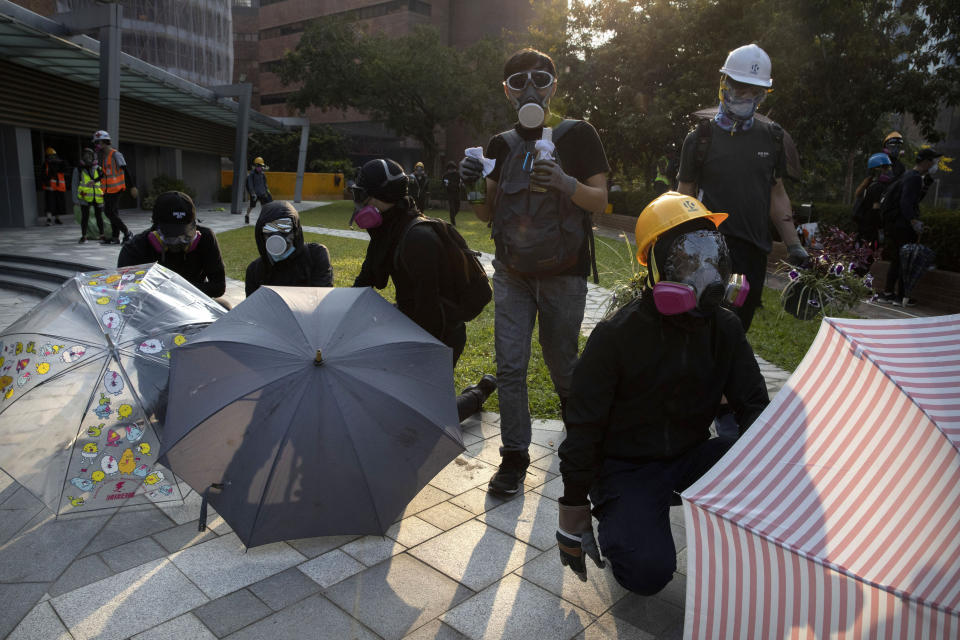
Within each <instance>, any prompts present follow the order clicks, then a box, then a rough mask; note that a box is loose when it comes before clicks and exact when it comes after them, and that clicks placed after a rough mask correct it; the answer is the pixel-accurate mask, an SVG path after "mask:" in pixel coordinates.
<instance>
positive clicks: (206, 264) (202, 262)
mask: <svg viewBox="0 0 960 640" xmlns="http://www.w3.org/2000/svg"><path fill="white" fill-rule="evenodd" d="M153 231H154V227H150V228H149V229H147V230H146V231H141V232H140V233H138V234H137V235H135V236H133V237H132V238H130V240H129V241H128V242H124V243H123V246H122V247H120V256H119V257H118V258H117V266H118V267H129V266H133V265H136V264H147V263H150V262H158V263H160V264H161V265H163V266H165V267H166V268H167V269H170V270H171V271H174V272H176V273H178V274H180V275H181V276H182V277H183V278H184V279H185V280H186V281H187V282H189V283H190V284H192V285H193V286H195V287H196V288H197V289H200V291H203V292H204V293H205V294H207V295H208V296H210V297H211V298H217V297H219V296H222V295H223V292H224V291H226V290H227V276H226V273H225V271H224V267H223V257H222V256H221V255H220V245H219V244H218V243H217V236H216V234H214V233H213V231H212V230H211V229H210V228H209V227H199V226H198V227H197V231H198V232H199V233H200V241H199V242H198V243H197V246H196V248H194V249H193V251H189V252H187V253H175V252H171V251H166V252H164V253H162V254H161V253H160V252H158V251H157V250H156V249H154V248H153V245H151V244H150V240H148V238H147V236H148V235H149V234H151V233H153Z"/></svg>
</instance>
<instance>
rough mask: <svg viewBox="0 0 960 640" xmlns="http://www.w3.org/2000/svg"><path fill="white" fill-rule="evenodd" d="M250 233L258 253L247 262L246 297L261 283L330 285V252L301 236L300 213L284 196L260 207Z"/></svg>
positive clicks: (292, 285) (331, 275) (331, 271)
mask: <svg viewBox="0 0 960 640" xmlns="http://www.w3.org/2000/svg"><path fill="white" fill-rule="evenodd" d="M253 235H254V237H255V238H256V240H257V251H259V252H260V257H259V258H257V259H256V260H254V261H253V262H251V263H250V264H249V265H247V273H246V278H245V283H246V293H247V297H250V296H251V295H252V294H253V292H254V291H256V290H257V289H259V288H260V286H261V285H265V284H266V285H278V286H283V287H332V286H333V267H331V266H330V252H329V251H327V248H326V247H325V246H324V245H322V244H317V243H316V242H311V243H310V244H307V243H305V242H304V240H303V227H301V226H300V214H298V213H297V210H296V209H295V208H294V207H293V205H292V204H290V203H289V202H287V201H285V200H274V201H273V202H269V203H267V204H265V205H263V206H262V207H261V208H260V217H259V218H258V219H257V224H256V227H254V231H253Z"/></svg>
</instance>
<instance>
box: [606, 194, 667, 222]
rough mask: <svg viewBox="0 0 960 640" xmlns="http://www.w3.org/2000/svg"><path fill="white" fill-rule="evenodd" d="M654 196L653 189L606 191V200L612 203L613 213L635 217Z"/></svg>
mask: <svg viewBox="0 0 960 640" xmlns="http://www.w3.org/2000/svg"><path fill="white" fill-rule="evenodd" d="M656 197H657V196H656V194H655V193H654V192H653V189H633V190H630V191H610V192H608V193H607V202H609V203H610V204H612V205H613V213H616V214H618V215H621V216H634V217H636V216H639V215H640V212H641V211H643V209H644V207H646V206H647V205H648V204H650V201H651V200H653V199H654V198H656Z"/></svg>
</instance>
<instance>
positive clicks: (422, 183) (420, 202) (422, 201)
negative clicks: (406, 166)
mask: <svg viewBox="0 0 960 640" xmlns="http://www.w3.org/2000/svg"><path fill="white" fill-rule="evenodd" d="M410 195H411V196H413V200H414V202H416V203H417V209H420V211H426V210H427V205H428V204H430V186H429V182H428V179H427V169H426V167H424V166H423V163H422V162H418V163H417V164H415V165H413V175H411V176H410Z"/></svg>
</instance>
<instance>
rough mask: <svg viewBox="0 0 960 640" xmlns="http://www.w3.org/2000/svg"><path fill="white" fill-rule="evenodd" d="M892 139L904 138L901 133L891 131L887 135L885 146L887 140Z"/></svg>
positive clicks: (884, 141)
mask: <svg viewBox="0 0 960 640" xmlns="http://www.w3.org/2000/svg"><path fill="white" fill-rule="evenodd" d="M891 138H899V139H900V140H903V136H902V135H900V132H899V131H891V132H890V133H888V134H887V137H886V138H884V139H883V144H887V140H890V139H891Z"/></svg>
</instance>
